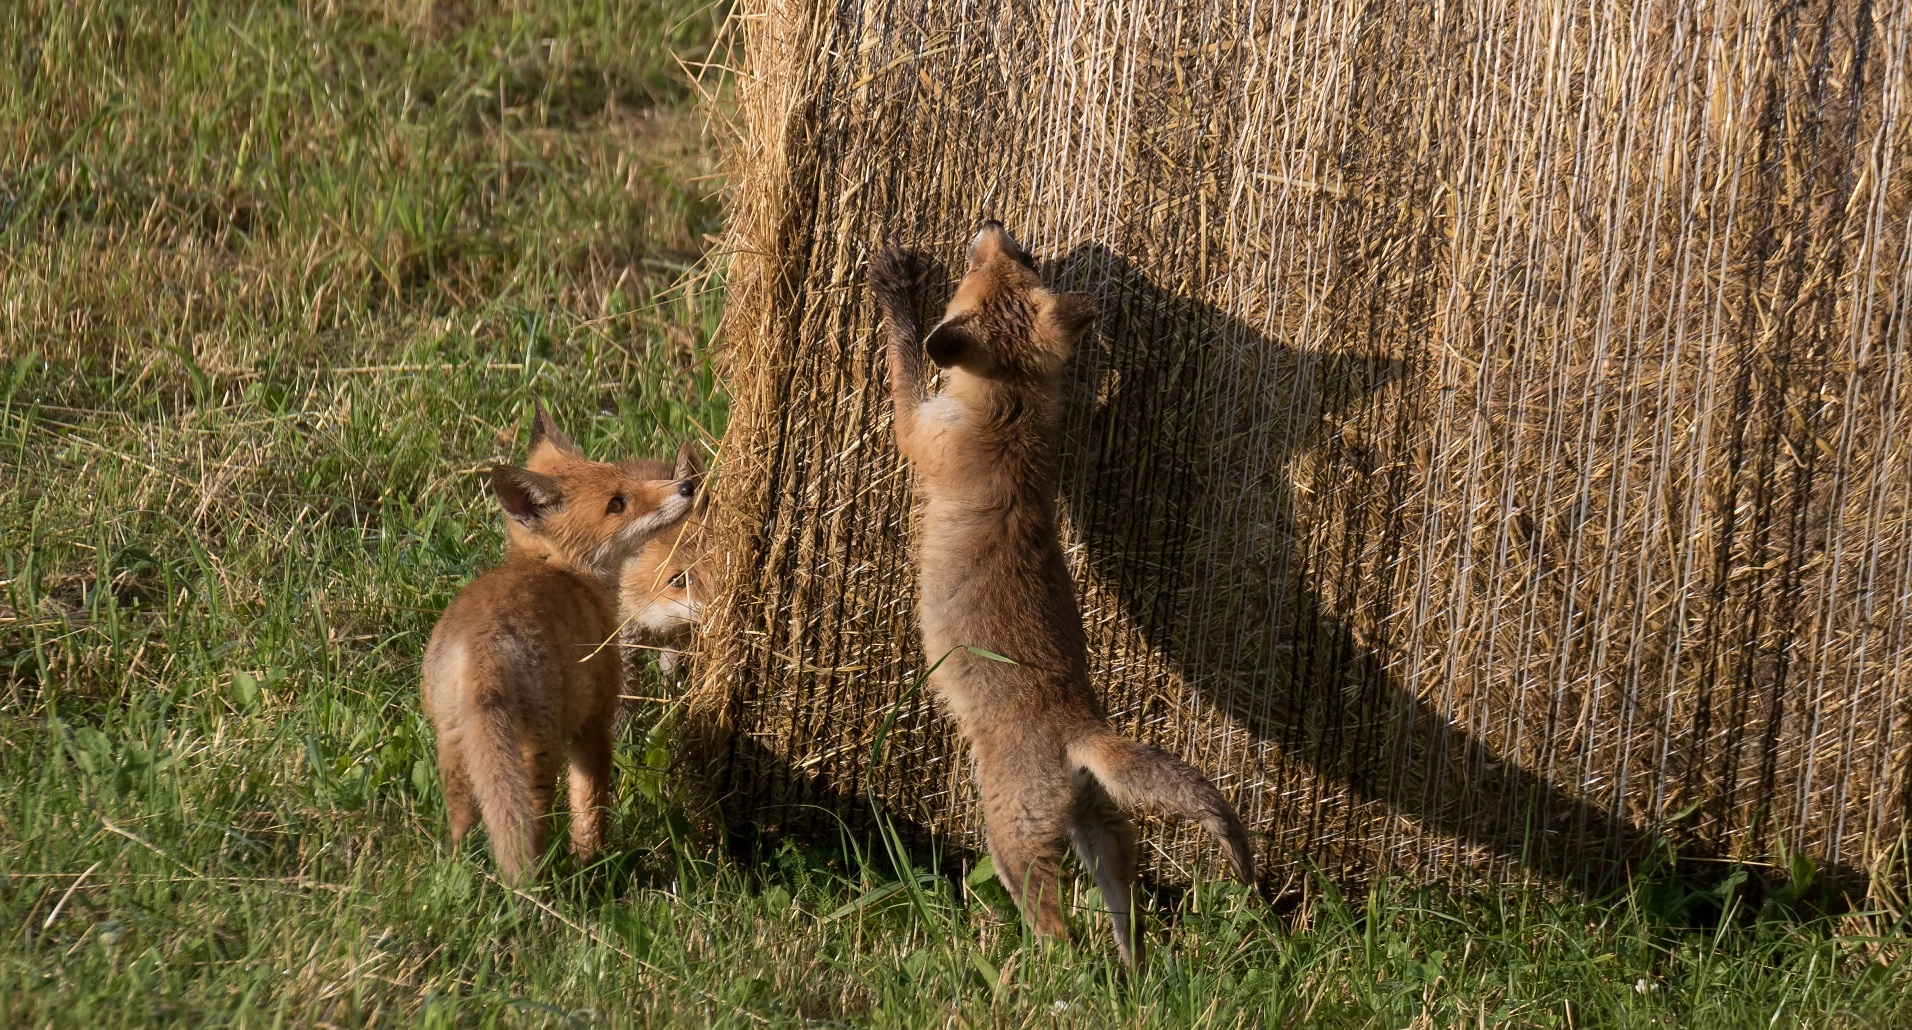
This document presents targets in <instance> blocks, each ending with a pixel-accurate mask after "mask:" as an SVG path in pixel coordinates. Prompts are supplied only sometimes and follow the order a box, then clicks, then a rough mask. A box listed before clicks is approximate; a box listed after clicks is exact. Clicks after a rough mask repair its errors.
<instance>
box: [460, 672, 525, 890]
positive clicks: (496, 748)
mask: <svg viewBox="0 0 1912 1030" xmlns="http://www.w3.org/2000/svg"><path fill="white" fill-rule="evenodd" d="M511 723H512V720H511V716H510V714H509V713H508V712H506V711H503V710H501V709H499V708H496V707H492V706H489V705H479V706H475V709H474V710H473V711H472V712H471V713H470V718H469V719H468V720H467V722H466V724H465V762H466V768H467V769H468V770H469V771H470V775H471V791H472V793H473V794H475V795H477V797H478V810H479V811H480V812H481V813H483V814H484V818H485V832H486V833H487V834H489V835H490V836H491V851H492V854H493V855H495V856H496V857H497V859H498V869H499V871H500V872H502V873H503V874H504V878H505V880H506V881H507V882H509V883H514V884H515V883H523V882H524V881H525V880H526V879H528V878H529V874H530V873H531V871H532V870H534V869H535V868H536V866H537V862H538V860H539V859H540V858H542V857H543V856H544V833H543V830H544V825H545V820H544V816H545V813H543V812H540V811H538V805H537V800H536V798H535V797H534V796H533V794H532V790H531V778H530V776H529V775H528V774H527V770H526V769H525V756H524V751H523V748H522V745H521V743H520V741H519V739H518V734H517V732H516V731H515V730H514V728H513V727H512V725H511Z"/></svg>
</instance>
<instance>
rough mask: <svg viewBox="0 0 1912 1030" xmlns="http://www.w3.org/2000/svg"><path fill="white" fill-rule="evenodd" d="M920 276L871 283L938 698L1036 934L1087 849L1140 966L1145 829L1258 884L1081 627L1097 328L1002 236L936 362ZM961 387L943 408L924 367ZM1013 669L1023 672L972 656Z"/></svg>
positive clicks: (1059, 923)
mask: <svg viewBox="0 0 1912 1030" xmlns="http://www.w3.org/2000/svg"><path fill="white" fill-rule="evenodd" d="M913 279H914V269H913V262H912V261H911V259H910V258H909V257H907V256H906V255H904V254H902V253H901V252H899V251H896V250H894V249H889V250H885V251H883V252H882V253H879V254H878V255H877V256H876V257H875V259H873V260H872V262H871V266H870V282H871V286H872V288H873V289H874V291H875V293H876V296H877V300H878V303H879V305H880V306H881V308H882V310H883V313H884V315H885V316H886V318H887V320H888V322H889V333H888V340H887V343H888V350H889V367H890V391H891V395H892V400H893V402H894V408H895V420H896V440H897V446H898V448H899V449H900V450H901V451H902V453H903V456H904V457H905V458H906V459H908V461H909V463H910V465H911V466H912V467H913V468H914V469H915V473H916V476H915V481H916V492H917V498H918V500H919V501H920V502H921V506H922V518H921V520H920V522H919V523H918V530H917V534H918V535H917V538H916V540H915V541H914V548H915V552H916V567H917V590H918V594H919V605H918V609H917V619H918V621H919V622H920V623H921V625H922V631H923V643H924V649H925V652H926V654H927V656H928V658H929V660H930V661H931V662H937V661H939V660H940V661H941V664H940V665H939V666H937V668H936V671H935V672H934V673H933V674H932V675H931V677H930V682H931V686H932V687H933V688H934V690H935V691H936V693H937V696H938V697H939V698H940V700H941V701H942V703H943V705H944V706H945V707H946V708H947V709H948V711H949V712H950V714H951V715H952V716H954V717H955V719H956V722H957V725H958V727H959V728H960V729H961V730H962V733H963V736H964V737H965V738H966V739H967V740H968V741H969V744H970V748H971V751H972V753H973V755H974V759H975V772H976V779H977V785H978V788H979V790H980V792H981V797H982V804H983V820H984V826H985V829H986V831H987V835H988V839H989V851H990V855H991V857H992V858H993V860H994V862H995V866H996V874H997V875H998V876H999V877H1000V878H1001V879H1002V881H1003V884H1004V886H1006V887H1008V889H1009V892H1010V893H1011V894H1012V895H1013V896H1014V897H1015V898H1016V900H1017V904H1018V905H1019V906H1020V907H1021V909H1022V912H1023V915H1024V918H1026V919H1028V920H1030V922H1032V923H1033V924H1034V925H1035V927H1036V930H1037V932H1039V933H1041V934H1044V935H1049V936H1059V937H1066V936H1067V935H1068V924H1067V923H1066V922H1065V921H1064V919H1063V916H1062V908H1061V884H1060V863H1061V860H1062V852H1063V848H1064V841H1073V843H1074V846H1075V850H1076V854H1077V856H1078V857H1079V858H1080V860H1081V861H1082V864H1083V865H1084V866H1085V867H1086V868H1088V869H1089V870H1091V871H1092V872H1093V874H1094V876H1095V878H1096V881H1097V883H1098V885H1099V886H1100V887H1101V888H1102V894H1103V897H1104V899H1105V900H1106V901H1107V903H1108V905H1109V908H1110V911H1111V914H1112V915H1113V916H1114V919H1115V934H1116V945H1117V948H1118V950H1119V951H1120V952H1121V955H1122V958H1123V960H1124V961H1125V962H1128V963H1130V964H1131V965H1132V964H1134V963H1136V962H1139V961H1140V959H1141V954H1142V948H1141V941H1140V939H1139V937H1138V936H1137V935H1136V934H1135V925H1134V923H1133V922H1132V919H1134V918H1135V917H1136V913H1135V902H1136V895H1135V891H1136V882H1135V881H1136V857H1137V856H1136V838H1135V824H1134V822H1133V821H1132V819H1131V818H1130V817H1129V815H1128V814H1127V813H1128V812H1129V811H1133V810H1138V809H1141V810H1153V811H1161V812H1169V813H1176V814H1181V815H1185V816H1188V817H1190V818H1193V819H1195V820H1197V821H1199V822H1200V823H1201V824H1202V825H1203V826H1204V827H1206V828H1207V829H1208V830H1209V831H1210V832H1211V833H1213V834H1214V835H1215V836H1216V837H1217V838H1219V839H1220V841H1221V843H1222V846H1223V849H1224V850H1225V851H1226V853H1227V857H1228V861H1229V863H1230V865H1231V866H1232V868H1233V870H1234V872H1235V874H1236V875H1237V876H1239V877H1241V878H1242V879H1243V880H1245V881H1249V882H1253V880H1254V876H1255V863H1254V857H1253V854H1252V853H1251V852H1250V850H1249V847H1248V838H1247V833H1246V831H1245V830H1244V829H1243V828H1242V825H1241V819H1240V817H1239V816H1237V815H1236V814H1235V810H1234V808H1233V807H1231V806H1230V805H1229V804H1228V802H1227V800H1226V799H1224V798H1223V797H1222V795H1221V793H1220V792H1219V791H1217V790H1216V789H1215V786H1214V785H1213V784H1212V783H1210V782H1209V781H1208V779H1207V778H1206V777H1204V776H1203V775H1202V774H1201V773H1199V772H1197V771H1196V770H1195V769H1193V768H1191V767H1190V766H1188V765H1187V764H1186V763H1184V762H1182V761H1180V760H1179V759H1176V758H1174V757H1173V756H1170V755H1169V754H1167V753H1166V752H1163V751H1160V750H1158V749H1156V748H1153V747H1149V746H1147V745H1145V744H1141V743H1139V742H1136V741H1132V740H1129V739H1127V738H1125V737H1122V736H1120V735H1119V734H1117V733H1116V732H1115V731H1114V730H1113V729H1111V728H1110V726H1109V724H1108V721H1107V718H1106V716H1105V715H1104V712H1103V709H1102V705H1101V702H1100V701H1099V700H1098V699H1097V697H1096V695H1095V692H1094V691H1093V690H1092V689H1091V688H1090V685H1089V675H1088V666H1087V656H1086V647H1085V642H1084V637H1083V630H1082V615H1081V611H1080V609H1079V608H1078V607H1077V604H1076V597H1075V587H1074V583H1073V582H1072V580H1071V579H1070V576H1069V569H1068V566H1067V564H1066V563H1065V562H1064V560H1063V554H1062V546H1061V543H1060V540H1059V538H1058V536H1057V524H1056V491H1057V485H1058V483H1057V467H1056V450H1057V436H1058V433H1059V431H1060V414H1061V413H1060V407H1061V375H1062V370H1063V365H1064V363H1065V362H1066V361H1067V360H1068V357H1069V354H1070V352H1071V351H1072V350H1073V348H1074V345H1075V341H1076V339H1077V338H1078V337H1079V336H1080V335H1081V334H1082V332H1083V330H1085V329H1086V328H1087V327H1088V325H1089V323H1090V322H1091V321H1093V319H1094V318H1095V302H1094V299H1093V298H1092V297H1090V296H1088V295H1086V294H1079V293H1067V294H1055V293H1051V292H1050V291H1049V290H1048V289H1047V288H1046V287H1045V286H1044V285H1043V283H1042V280H1041V278H1040V277H1039V276H1037V274H1036V272H1035V269H1034V263H1033V262H1032V261H1031V260H1030V259H1029V257H1028V255H1027V254H1025V253H1024V252H1023V251H1022V250H1021V248H1019V247H1018V246H1017V245H1016V243H1015V241H1014V240H1012V239H1010V237H1009V235H1008V234H1007V233H1005V232H1003V230H1002V226H1001V225H1000V224H998V223H995V222H989V223H985V225H984V226H983V230H982V231H981V232H980V233H978V234H977V236H976V239H975V241H974V242H973V243H972V244H971V246H970V253H969V269H968V272H967V274H965V275H964V276H963V279H962V282H961V283H960V284H959V285H958V286H957V289H956V295H955V297H954V298H953V299H951V301H950V302H949V306H948V309H947V310H946V312H945V313H944V316H943V320H942V321H941V322H940V323H939V324H938V325H937V326H936V327H935V328H934V329H933V330H932V331H931V332H930V333H929V335H928V337H927V338H925V339H923V340H922V341H921V343H920V344H919V342H918V328H917V320H916V311H915V306H914V301H913V299H912V290H913V282H912V281H913ZM922 350H927V351H928V353H929V356H930V358H931V359H932V360H934V361H935V362H936V363H937V364H938V365H940V366H942V367H943V368H945V369H947V370H948V382H947V385H945V387H944V388H943V389H942V391H941V392H940V393H938V394H937V395H936V396H935V397H933V398H929V399H927V400H926V399H925V396H924V391H925V378H924V368H923V360H922V355H921V351H922ZM965 645H967V646H968V647H975V648H981V649H984V650H987V651H992V652H995V653H997V654H1000V655H1003V656H1006V657H1008V658H1010V659H1011V660H1012V661H1013V662H1014V664H1005V663H1003V662H999V661H996V660H994V659H992V658H990V657H988V656H986V655H980V654H977V653H975V652H974V651H971V650H968V649H967V647H965Z"/></svg>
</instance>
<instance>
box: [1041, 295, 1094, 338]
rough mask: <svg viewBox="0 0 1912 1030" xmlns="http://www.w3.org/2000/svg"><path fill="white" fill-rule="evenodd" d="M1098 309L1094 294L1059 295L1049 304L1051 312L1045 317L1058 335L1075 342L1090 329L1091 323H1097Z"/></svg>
mask: <svg viewBox="0 0 1912 1030" xmlns="http://www.w3.org/2000/svg"><path fill="white" fill-rule="evenodd" d="M1097 307H1098V306H1097V304H1096V302H1095V295H1094V294H1092V293H1059V294H1057V295H1056V296H1055V299H1054V300H1051V301H1050V302H1049V310H1048V312H1047V313H1046V314H1045V315H1044V317H1045V318H1047V319H1048V320H1049V325H1050V326H1052V327H1053V328H1054V329H1055V331H1056V333H1057V334H1058V335H1060V336H1061V337H1062V338H1063V339H1065V340H1070V341H1073V340H1074V339H1075V338H1076V337H1078V336H1081V335H1082V331H1083V330H1084V329H1087V328H1089V323H1090V322H1093V321H1095V316H1096V312H1097Z"/></svg>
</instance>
